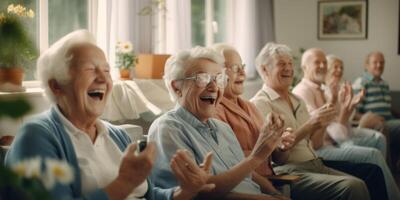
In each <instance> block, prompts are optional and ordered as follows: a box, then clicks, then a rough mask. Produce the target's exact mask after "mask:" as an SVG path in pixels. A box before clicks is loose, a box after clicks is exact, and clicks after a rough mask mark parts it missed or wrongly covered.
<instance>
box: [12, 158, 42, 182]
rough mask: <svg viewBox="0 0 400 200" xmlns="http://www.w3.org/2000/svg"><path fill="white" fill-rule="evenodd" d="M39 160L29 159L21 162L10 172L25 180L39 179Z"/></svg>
mask: <svg viewBox="0 0 400 200" xmlns="http://www.w3.org/2000/svg"><path fill="white" fill-rule="evenodd" d="M40 164H41V162H40V158H39V157H36V158H31V159H26V160H23V161H21V162H19V163H17V164H15V165H13V166H12V167H11V168H12V170H13V171H14V172H15V173H17V174H18V175H20V176H23V177H26V178H40V176H41V169H40Z"/></svg>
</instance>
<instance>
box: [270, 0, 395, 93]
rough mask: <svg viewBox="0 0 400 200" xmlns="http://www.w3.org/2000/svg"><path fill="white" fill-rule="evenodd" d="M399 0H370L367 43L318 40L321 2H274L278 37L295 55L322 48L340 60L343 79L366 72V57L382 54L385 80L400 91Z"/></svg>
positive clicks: (300, 0) (352, 77)
mask: <svg viewBox="0 0 400 200" xmlns="http://www.w3.org/2000/svg"><path fill="white" fill-rule="evenodd" d="M398 3H399V1H398V0H368V38H367V39H366V40H331V41H329V40H318V38H317V13H318V12H317V6H318V0H275V1H274V15H275V21H274V22H275V37H276V41H277V42H278V43H284V44H287V45H289V46H290V47H291V48H292V49H293V51H294V52H297V51H298V49H299V48H300V47H303V48H310V47H320V48H322V49H324V50H325V52H326V53H332V54H335V55H337V56H339V57H341V58H342V59H343V61H344V65H345V74H344V78H345V79H346V80H354V79H355V78H356V77H358V76H359V75H360V74H361V73H362V72H363V61H364V58H365V56H366V54H367V53H368V52H370V51H373V50H379V51H382V52H383V53H384V55H385V59H386V65H385V73H384V75H383V78H384V79H385V80H386V81H388V82H389V85H390V87H391V89H392V90H400V55H397V49H398V47H397V45H398V28H399V27H398V24H399V22H398V20H399V4H398Z"/></svg>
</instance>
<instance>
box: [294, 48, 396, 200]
mask: <svg viewBox="0 0 400 200" xmlns="http://www.w3.org/2000/svg"><path fill="white" fill-rule="evenodd" d="M301 65H302V66H301V67H302V68H303V71H304V77H303V79H302V80H301V82H300V83H299V84H297V85H296V87H295V88H294V89H293V93H294V94H296V95H298V96H299V97H300V98H302V100H303V101H304V102H305V103H306V105H307V110H308V112H309V113H311V115H314V112H316V111H317V110H318V109H319V108H321V107H324V106H326V105H327V104H329V105H332V104H331V103H328V101H327V100H326V99H325V95H324V92H323V90H322V89H321V86H322V84H323V83H324V81H325V77H326V74H327V70H328V68H327V59H326V55H325V53H324V51H323V50H322V49H319V48H310V49H308V50H307V51H305V52H304V54H303V56H302V59H301ZM362 95H363V94H362V93H360V94H359V95H355V96H353V93H352V88H351V85H350V84H349V83H345V84H344V85H343V86H342V87H341V89H340V91H339V94H338V102H337V103H338V104H339V105H338V106H339V109H337V110H338V111H339V112H338V113H337V114H336V116H335V118H334V119H333V120H332V121H331V122H329V123H328V124H327V126H325V127H321V129H320V131H321V132H323V134H321V135H320V137H321V138H319V139H322V140H323V143H322V145H320V146H314V148H315V149H316V150H317V151H316V152H317V154H318V156H321V157H322V158H324V159H327V160H339V161H351V162H357V163H371V164H374V165H377V166H379V167H380V168H381V170H382V172H383V175H384V178H385V181H386V188H387V191H388V197H389V199H400V192H399V189H398V187H397V185H396V182H395V180H394V178H393V176H392V174H391V172H390V169H389V167H388V166H387V164H386V160H385V158H384V156H383V154H382V152H381V151H380V150H382V151H383V152H384V150H385V148H386V145H382V143H383V144H385V138H384V137H383V135H382V134H380V133H375V132H372V135H368V134H370V133H369V132H368V131H369V130H368V129H365V130H364V129H355V130H354V132H355V133H356V134H358V135H359V136H358V137H348V138H347V139H346V140H347V141H342V142H340V141H335V140H334V139H333V137H332V135H333V134H332V131H333V132H335V133H337V134H339V133H341V132H347V131H348V130H347V126H348V120H349V117H350V115H351V113H352V112H353V110H354V108H355V106H356V105H357V104H358V103H359V102H360V100H361V99H362ZM332 106H334V107H335V108H337V107H336V106H335V105H332ZM334 122H340V124H338V123H336V124H335V123H334ZM338 125H339V128H338ZM332 129H333V130H332ZM350 130H351V129H350ZM351 131H352V130H351ZM342 134H351V133H342ZM316 139H317V140H318V138H316ZM382 141H383V142H382ZM382 146H383V147H382Z"/></svg>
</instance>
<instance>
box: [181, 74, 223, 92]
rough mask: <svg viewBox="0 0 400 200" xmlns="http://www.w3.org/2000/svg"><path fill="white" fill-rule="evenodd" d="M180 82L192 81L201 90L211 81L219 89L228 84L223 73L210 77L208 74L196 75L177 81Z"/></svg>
mask: <svg viewBox="0 0 400 200" xmlns="http://www.w3.org/2000/svg"><path fill="white" fill-rule="evenodd" d="M180 80H194V81H195V83H196V85H197V86H198V87H202V88H204V87H206V86H208V84H210V83H211V81H215V83H216V84H217V86H218V87H219V88H220V89H224V88H225V86H226V84H227V82H228V77H227V76H226V74H225V73H221V74H217V75H211V74H209V73H198V74H196V75H194V76H191V77H186V78H183V79H179V80H177V81H180Z"/></svg>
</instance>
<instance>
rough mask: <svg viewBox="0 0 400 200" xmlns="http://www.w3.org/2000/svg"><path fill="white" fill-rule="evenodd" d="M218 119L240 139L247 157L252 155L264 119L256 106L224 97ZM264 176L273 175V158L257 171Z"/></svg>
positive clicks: (219, 108)
mask: <svg viewBox="0 0 400 200" xmlns="http://www.w3.org/2000/svg"><path fill="white" fill-rule="evenodd" d="M216 117H217V118H218V119H220V120H222V121H223V122H226V123H227V124H229V126H230V127H231V128H232V130H233V132H234V133H235V135H236V138H237V139H238V141H239V143H240V146H241V147H242V150H243V152H244V154H245V156H248V155H250V153H251V152H252V151H253V148H254V146H255V144H256V142H257V139H258V136H259V135H260V131H261V128H262V126H263V122H264V119H263V117H262V115H261V113H260V112H259V111H258V110H257V108H256V107H255V105H254V104H253V103H251V102H249V101H246V100H243V99H242V98H240V97H238V99H237V103H234V102H232V101H231V100H229V99H227V98H225V97H222V100H221V103H220V104H219V105H218V107H217V116H216ZM256 172H257V173H259V174H260V175H262V176H267V175H272V174H273V173H274V172H273V171H272V167H271V157H270V156H269V157H268V158H267V159H266V161H265V162H264V163H263V164H261V165H260V167H258V168H257V169H256Z"/></svg>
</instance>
